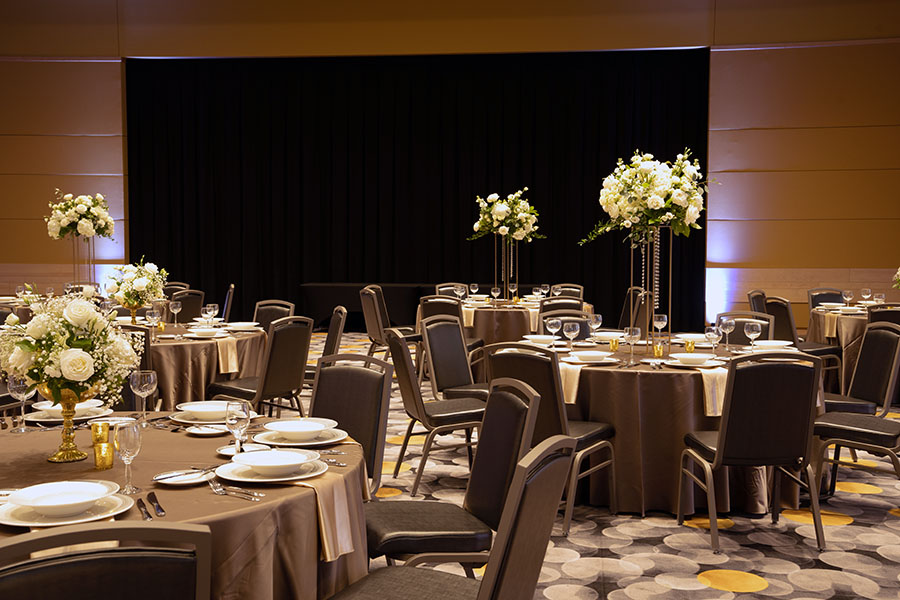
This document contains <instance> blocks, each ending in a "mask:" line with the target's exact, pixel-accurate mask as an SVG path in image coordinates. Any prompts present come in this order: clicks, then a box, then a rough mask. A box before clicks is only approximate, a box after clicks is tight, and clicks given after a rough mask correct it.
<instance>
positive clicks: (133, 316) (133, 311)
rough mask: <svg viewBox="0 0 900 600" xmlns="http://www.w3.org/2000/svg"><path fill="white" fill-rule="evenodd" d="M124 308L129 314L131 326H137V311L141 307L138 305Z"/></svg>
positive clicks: (129, 305)
mask: <svg viewBox="0 0 900 600" xmlns="http://www.w3.org/2000/svg"><path fill="white" fill-rule="evenodd" d="M123 306H125V308H127V309H128V312H130V313H131V324H132V325H137V311H138V309H139V308H140V307H141V305H140V304H124V305H123Z"/></svg>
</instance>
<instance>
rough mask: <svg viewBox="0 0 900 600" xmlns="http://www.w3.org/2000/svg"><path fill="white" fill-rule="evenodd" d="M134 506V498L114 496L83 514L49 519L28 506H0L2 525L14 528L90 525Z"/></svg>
mask: <svg viewBox="0 0 900 600" xmlns="http://www.w3.org/2000/svg"><path fill="white" fill-rule="evenodd" d="M132 506H134V499H133V498H130V497H128V496H124V495H122V494H112V495H110V496H105V497H103V498H100V499H99V500H97V503H96V504H94V506H92V507H91V508H89V509H87V510H86V511H84V512H83V513H79V514H77V515H73V516H68V517H47V516H44V515H42V514H40V513H39V512H37V511H35V510H33V509H31V508H28V507H27V506H19V505H18V504H10V503H8V502H7V503H6V504H4V505H2V506H0V524H3V525H12V526H13V527H53V526H57V525H75V524H76V523H88V522H90V521H99V520H100V519H108V518H109V517H112V516H115V515H118V514H121V513H123V512H125V511H126V510H128V509H129V508H131V507H132Z"/></svg>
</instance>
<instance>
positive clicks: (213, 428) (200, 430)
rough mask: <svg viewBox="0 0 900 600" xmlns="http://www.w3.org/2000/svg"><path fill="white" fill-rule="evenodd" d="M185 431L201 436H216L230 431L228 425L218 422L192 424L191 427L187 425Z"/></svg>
mask: <svg viewBox="0 0 900 600" xmlns="http://www.w3.org/2000/svg"><path fill="white" fill-rule="evenodd" d="M185 431H186V432H188V433H190V434H191V435H199V436H200V437H215V436H217V435H225V434H226V433H230V432H229V431H228V428H227V427H225V426H224V425H220V424H218V423H215V424H212V425H191V426H190V427H186V428H185Z"/></svg>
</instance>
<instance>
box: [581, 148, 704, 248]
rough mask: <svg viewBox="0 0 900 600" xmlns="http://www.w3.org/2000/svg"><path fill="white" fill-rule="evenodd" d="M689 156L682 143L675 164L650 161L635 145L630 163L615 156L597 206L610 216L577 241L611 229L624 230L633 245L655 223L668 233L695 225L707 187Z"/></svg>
mask: <svg viewBox="0 0 900 600" xmlns="http://www.w3.org/2000/svg"><path fill="white" fill-rule="evenodd" d="M690 155H691V151H690V149H687V148H686V149H685V150H684V153H682V154H679V155H678V157H677V158H676V160H675V162H674V163H669V162H660V161H658V160H654V159H653V155H652V154H643V153H641V151H640V150H636V151H635V153H634V156H632V157H631V162H630V163H627V164H626V163H625V162H624V161H623V160H622V159H621V158H620V159H619V162H618V166H616V169H615V171H613V172H612V173H611V174H610V175H609V176H607V177H606V178H605V179H604V180H603V189H602V190H601V192H600V206H601V207H602V208H603V210H604V211H605V212H606V214H607V215H608V216H609V218H608V219H606V220H601V221H600V222H599V223H597V225H596V226H595V227H594V230H593V231H592V232H591V233H590V234H589V235H588V237H587V239H584V240H581V243H582V244H584V243H586V242H589V241H593V240H594V239H595V238H596V237H597V236H599V235H603V234H604V233H607V232H609V231H613V230H614V229H624V230H626V231H628V237H629V238H630V239H631V243H632V245H637V244H641V243H644V242H646V241H648V240H649V238H650V235H651V232H652V229H653V228H654V227H657V226H667V227H671V228H672V233H674V234H675V235H683V236H687V235H689V234H690V232H691V229H700V225H698V224H697V219H698V218H699V217H700V213H701V212H703V194H704V193H705V192H707V191H709V190H708V187H707V183H706V182H705V181H704V180H703V178H702V173H701V172H700V163H699V162H698V161H697V160H696V159H694V162H693V163H691V162H690Z"/></svg>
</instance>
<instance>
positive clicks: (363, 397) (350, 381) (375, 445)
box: [309, 354, 394, 495]
mask: <svg viewBox="0 0 900 600" xmlns="http://www.w3.org/2000/svg"><path fill="white" fill-rule="evenodd" d="M393 373H394V368H393V367H392V366H391V365H390V364H389V363H386V362H385V361H383V360H378V359H377V358H375V357H373V356H363V355H362V354H332V355H330V356H322V358H320V359H319V361H318V363H317V365H316V379H315V383H314V384H313V393H312V399H311V400H310V402H309V415H310V416H311V417H323V418H326V419H334V420H335V421H337V422H338V427H340V428H341V429H343V430H344V431H346V432H347V433H349V434H350V437H352V438H353V439H354V440H356V441H357V442H359V444H360V445H361V446H362V448H363V456H364V457H365V460H366V472H368V473H369V475H370V476H371V478H372V480H371V483H370V484H369V492H370V493H371V494H373V495H374V494H375V492H377V491H378V488H379V487H381V470H382V464H381V463H382V462H383V460H384V439H385V436H386V434H387V417H388V407H389V405H390V403H391V377H392V375H393Z"/></svg>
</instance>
